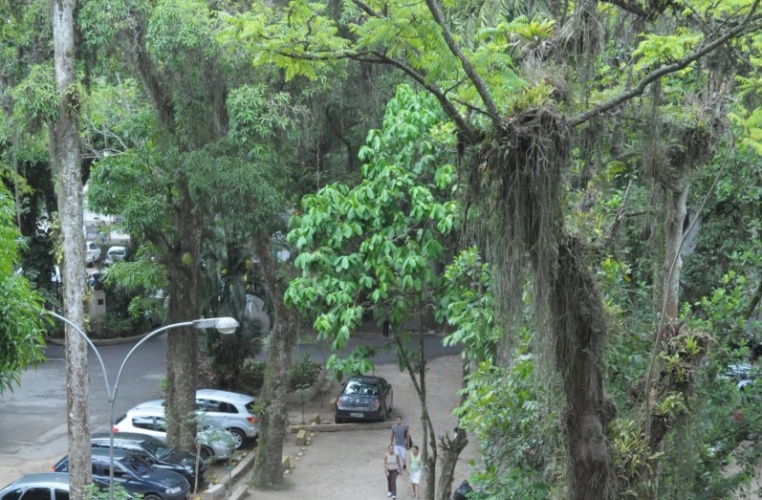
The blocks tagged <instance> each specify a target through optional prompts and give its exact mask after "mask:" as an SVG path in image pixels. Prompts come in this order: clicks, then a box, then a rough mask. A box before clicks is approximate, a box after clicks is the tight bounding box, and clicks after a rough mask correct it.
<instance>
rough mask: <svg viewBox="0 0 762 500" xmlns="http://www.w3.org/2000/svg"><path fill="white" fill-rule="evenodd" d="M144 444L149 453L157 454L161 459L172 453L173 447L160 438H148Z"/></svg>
mask: <svg viewBox="0 0 762 500" xmlns="http://www.w3.org/2000/svg"><path fill="white" fill-rule="evenodd" d="M142 444H143V449H145V450H146V451H147V452H148V453H150V454H151V455H153V456H155V457H156V458H158V459H159V460H162V459H164V457H166V456H168V455H169V454H170V453H172V448H170V447H169V446H167V445H165V444H164V443H162V442H161V441H159V440H158V439H146V440H145V441H143V443H142Z"/></svg>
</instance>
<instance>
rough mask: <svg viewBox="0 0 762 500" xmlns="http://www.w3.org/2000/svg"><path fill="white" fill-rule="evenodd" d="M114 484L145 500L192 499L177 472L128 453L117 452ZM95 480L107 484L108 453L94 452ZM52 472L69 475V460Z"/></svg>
mask: <svg viewBox="0 0 762 500" xmlns="http://www.w3.org/2000/svg"><path fill="white" fill-rule="evenodd" d="M113 452H114V484H115V485H117V484H118V485H120V486H122V487H123V488H124V489H125V490H127V492H128V493H130V494H140V495H142V496H143V500H185V499H187V498H189V497H190V484H188V480H187V479H185V478H184V477H183V476H181V475H180V474H178V473H176V472H172V471H168V470H165V469H159V468H158V467H155V466H154V465H153V464H151V463H149V462H147V461H146V460H145V459H143V458H141V457H139V456H138V455H135V454H133V453H132V452H129V451H125V450H114V451H113ZM92 457H93V480H94V481H97V482H99V483H105V484H108V481H109V449H108V448H93V450H92ZM53 472H69V457H68V456H65V457H63V458H62V459H61V460H59V461H58V463H57V464H56V465H54V466H53Z"/></svg>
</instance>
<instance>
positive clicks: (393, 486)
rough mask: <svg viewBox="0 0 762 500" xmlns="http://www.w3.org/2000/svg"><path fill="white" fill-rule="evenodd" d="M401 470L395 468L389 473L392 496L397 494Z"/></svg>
mask: <svg viewBox="0 0 762 500" xmlns="http://www.w3.org/2000/svg"><path fill="white" fill-rule="evenodd" d="M398 475H399V471H396V470H393V471H390V473H389V491H391V492H392V498H394V497H396V496H397V476H398Z"/></svg>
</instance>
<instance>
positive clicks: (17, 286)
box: [0, 187, 45, 394]
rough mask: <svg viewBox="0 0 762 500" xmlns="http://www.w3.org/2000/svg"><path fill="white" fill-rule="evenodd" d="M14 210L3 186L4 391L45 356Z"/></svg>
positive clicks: (0, 323)
mask: <svg viewBox="0 0 762 500" xmlns="http://www.w3.org/2000/svg"><path fill="white" fill-rule="evenodd" d="M13 212H14V211H13V202H12V199H11V198H10V196H9V195H8V192H7V191H6V190H5V189H3V188H2V187H0V394H2V393H3V392H4V391H5V390H8V389H13V386H14V385H15V384H18V383H19V382H20V377H21V372H22V371H23V370H24V368H26V367H27V366H28V365H34V364H37V363H39V362H40V361H42V360H43V359H44V353H43V348H44V345H45V344H44V342H43V339H42V333H43V325H42V319H41V315H42V309H41V307H40V305H41V304H40V297H39V296H38V295H37V294H36V293H34V292H33V291H32V290H31V288H30V286H29V283H28V282H27V280H26V278H24V277H23V276H21V275H20V274H19V273H18V272H16V271H17V267H16V266H17V265H18V263H19V257H18V254H19V246H20V245H19V232H18V229H17V228H16V227H15V226H14V225H13Z"/></svg>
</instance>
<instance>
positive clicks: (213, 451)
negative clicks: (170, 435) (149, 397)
mask: <svg viewBox="0 0 762 500" xmlns="http://www.w3.org/2000/svg"><path fill="white" fill-rule="evenodd" d="M157 403H158V404H157ZM162 403H163V401H162V400H158V401H149V402H147V403H141V404H139V405H138V406H136V407H135V408H133V409H131V410H130V411H128V412H127V413H126V414H125V415H122V416H121V417H119V418H118V419H117V421H116V422H115V423H114V432H137V433H139V434H147V435H149V436H153V437H155V438H158V439H160V440H162V441H164V440H166V438H167V423H166V420H164V407H163V406H162V405H161V404H162ZM196 443H197V444H198V446H199V455H200V456H201V458H202V459H203V460H207V459H212V460H226V459H228V458H230V457H231V456H232V455H233V452H234V451H235V448H236V445H237V444H238V439H237V438H236V436H235V435H234V434H232V433H230V432H227V431H225V429H222V428H221V427H218V426H217V425H216V424H213V423H212V424H210V423H205V424H204V423H199V426H198V433H197V434H196Z"/></svg>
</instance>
